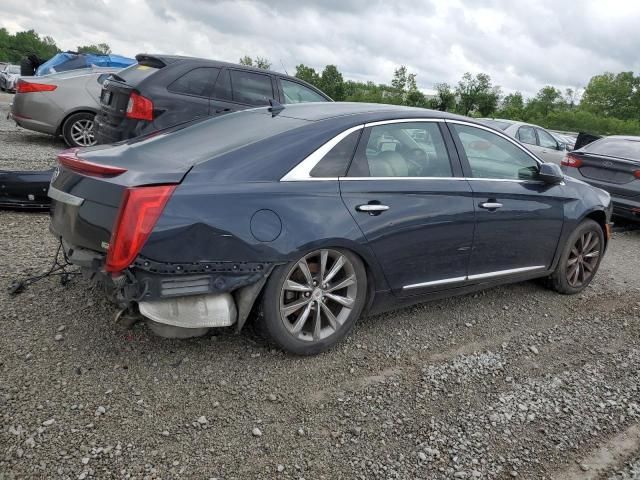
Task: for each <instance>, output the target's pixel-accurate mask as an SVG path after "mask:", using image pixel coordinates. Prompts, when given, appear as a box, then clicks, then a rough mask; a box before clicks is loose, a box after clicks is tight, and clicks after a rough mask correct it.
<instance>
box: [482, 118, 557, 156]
mask: <svg viewBox="0 0 640 480" xmlns="http://www.w3.org/2000/svg"><path fill="white" fill-rule="evenodd" d="M478 121H480V122H482V123H484V124H485V125H488V126H490V127H493V128H495V129H498V130H502V131H503V132H504V133H506V134H507V135H509V136H510V137H512V138H515V139H516V140H520V142H521V143H523V144H525V146H526V147H527V148H528V149H529V150H531V151H532V152H533V153H535V154H536V155H537V156H538V157H539V158H541V159H542V160H544V161H545V162H550V163H555V164H556V165H560V162H562V159H563V158H564V156H565V155H566V153H567V145H566V144H565V143H562V142H559V141H558V140H556V138H554V136H553V135H552V134H551V133H549V132H548V131H547V130H545V129H544V128H542V127H539V126H538V125H532V124H530V123H525V122H516V121H515V120H503V119H500V118H479V119H478Z"/></svg>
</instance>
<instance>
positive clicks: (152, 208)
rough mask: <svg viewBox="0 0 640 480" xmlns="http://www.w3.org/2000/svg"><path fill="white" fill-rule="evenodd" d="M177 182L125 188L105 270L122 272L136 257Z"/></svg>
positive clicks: (112, 233)
mask: <svg viewBox="0 0 640 480" xmlns="http://www.w3.org/2000/svg"><path fill="white" fill-rule="evenodd" d="M175 188H176V185H155V186H152V187H132V188H128V189H127V190H126V191H125V194H124V198H123V199H122V205H121V206H120V211H119V212H118V218H117V220H116V223H115V225H114V227H113V231H112V232H111V241H110V242H109V250H108V252H107V262H106V265H105V269H106V270H107V272H120V271H122V270H124V269H125V268H127V267H128V266H129V265H131V263H132V262H133V261H134V260H135V258H136V256H137V255H138V253H139V252H140V250H141V249H142V246H143V245H144V243H145V242H146V241H147V239H148V238H149V235H150V234H151V231H152V230H153V227H154V226H155V225H156V222H157V221H158V218H159V217H160V214H162V211H163V210H164V207H165V205H166V204H167V202H168V201H169V198H170V197H171V195H172V194H173V191H174V190H175Z"/></svg>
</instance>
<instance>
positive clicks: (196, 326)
mask: <svg viewBox="0 0 640 480" xmlns="http://www.w3.org/2000/svg"><path fill="white" fill-rule="evenodd" d="M191 267H192V268H193V265H192V266H191ZM236 267H237V268H236V269H235V271H234V266H233V265H229V269H230V270H231V271H230V272H227V273H221V272H216V273H212V274H202V273H199V274H197V275H193V274H189V273H188V272H185V268H184V267H183V268H179V266H172V267H171V268H172V269H173V270H175V271H177V272H178V273H180V272H185V274H182V275H181V274H178V275H172V274H164V275H158V274H156V273H152V272H148V271H146V272H145V271H140V270H127V271H125V272H123V273H121V274H119V275H116V276H111V278H108V276H107V275H105V274H100V275H98V276H99V277H103V278H102V282H103V283H104V280H105V278H104V277H107V278H106V280H108V281H107V283H109V284H110V287H111V288H109V290H111V294H110V296H111V297H112V299H113V300H115V302H116V303H117V304H118V305H120V307H121V310H119V311H118V313H117V314H116V321H117V322H118V323H120V324H124V325H130V324H132V323H135V321H138V320H144V321H146V323H147V324H148V326H149V327H150V328H151V330H152V331H153V332H154V333H156V334H157V335H160V336H162V337H169V338H189V337H196V336H201V335H204V334H206V333H207V332H208V331H209V330H210V329H211V328H221V327H231V326H234V325H235V326H236V330H237V331H240V330H241V329H242V327H243V326H244V324H245V323H246V321H247V319H248V317H249V314H250V313H251V311H252V309H253V306H254V303H255V301H256V299H257V297H258V296H259V294H260V292H261V291H262V288H263V287H264V284H265V282H266V280H267V278H268V277H269V274H270V273H271V270H272V269H273V265H267V264H264V265H263V264H260V266H259V267H258V265H253V266H252V267H251V270H254V271H251V272H248V271H247V268H246V265H245V266H244V268H241V267H240V266H239V265H236ZM202 268H205V267H202ZM211 269H212V267H210V268H209V270H211ZM94 275H95V272H94ZM98 281H100V280H98Z"/></svg>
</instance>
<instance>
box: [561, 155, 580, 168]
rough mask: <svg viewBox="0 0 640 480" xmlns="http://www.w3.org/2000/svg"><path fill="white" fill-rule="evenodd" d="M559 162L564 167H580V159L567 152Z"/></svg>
mask: <svg viewBox="0 0 640 480" xmlns="http://www.w3.org/2000/svg"><path fill="white" fill-rule="evenodd" d="M561 164H562V165H564V166H565V167H573V168H580V167H581V166H582V160H580V159H579V158H578V157H577V156H576V155H571V154H570V153H567V155H565V157H564V158H563V159H562V162H561Z"/></svg>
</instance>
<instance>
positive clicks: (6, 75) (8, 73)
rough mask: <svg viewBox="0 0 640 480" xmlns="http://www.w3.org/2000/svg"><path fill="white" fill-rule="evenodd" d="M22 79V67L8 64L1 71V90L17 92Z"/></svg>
mask: <svg viewBox="0 0 640 480" xmlns="http://www.w3.org/2000/svg"><path fill="white" fill-rule="evenodd" d="M19 78H20V65H11V64H6V65H5V66H4V67H2V70H0V90H2V91H8V92H15V91H16V84H17V82H18V79H19Z"/></svg>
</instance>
